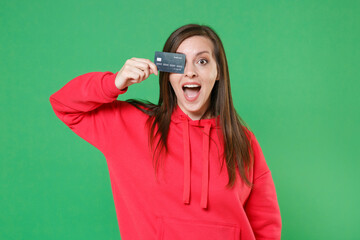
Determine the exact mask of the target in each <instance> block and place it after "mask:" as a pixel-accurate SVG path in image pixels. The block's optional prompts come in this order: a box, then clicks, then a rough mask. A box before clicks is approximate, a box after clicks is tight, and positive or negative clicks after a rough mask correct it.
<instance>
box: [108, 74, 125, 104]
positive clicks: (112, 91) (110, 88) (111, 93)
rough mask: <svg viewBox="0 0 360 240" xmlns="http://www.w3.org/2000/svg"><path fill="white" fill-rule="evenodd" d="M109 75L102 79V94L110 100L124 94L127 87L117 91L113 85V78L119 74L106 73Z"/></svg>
mask: <svg viewBox="0 0 360 240" xmlns="http://www.w3.org/2000/svg"><path fill="white" fill-rule="evenodd" d="M106 73H109V74H107V75H106V76H105V77H104V81H103V84H104V85H103V86H104V92H105V94H106V95H107V96H109V97H110V98H117V97H118V95H119V94H124V93H126V91H127V90H128V87H126V88H124V89H121V90H120V89H118V88H117V87H116V85H115V78H116V76H117V74H118V73H119V72H116V73H112V72H106Z"/></svg>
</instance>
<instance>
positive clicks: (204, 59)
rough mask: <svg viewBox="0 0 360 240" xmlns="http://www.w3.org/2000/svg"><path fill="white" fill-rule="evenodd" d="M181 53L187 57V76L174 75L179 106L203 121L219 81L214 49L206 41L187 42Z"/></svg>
mask: <svg viewBox="0 0 360 240" xmlns="http://www.w3.org/2000/svg"><path fill="white" fill-rule="evenodd" d="M176 52H177V53H183V54H185V55H186V62H185V69H184V73H183V74H180V73H170V75H169V79H170V83H171V86H172V88H173V89H174V92H175V94H176V98H177V104H178V106H179V107H180V108H181V110H182V111H183V112H184V113H185V114H187V115H188V116H189V117H190V118H191V119H193V120H198V119H200V118H201V117H202V116H203V114H204V113H205V112H206V110H207V109H208V108H209V106H210V93H211V91H212V89H213V87H214V84H215V81H217V80H218V79H217V74H218V73H217V67H216V60H215V56H214V47H213V44H212V42H211V40H209V39H208V38H206V37H203V36H193V37H189V38H187V39H185V40H184V41H183V42H182V43H181V44H180V46H179V47H178V49H177V50H176Z"/></svg>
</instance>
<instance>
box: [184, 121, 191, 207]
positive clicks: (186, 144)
mask: <svg viewBox="0 0 360 240" xmlns="http://www.w3.org/2000/svg"><path fill="white" fill-rule="evenodd" d="M183 123H184V124H183V137H184V195H183V200H184V203H186V204H188V203H190V140H189V123H188V121H187V119H186V118H184V122H183Z"/></svg>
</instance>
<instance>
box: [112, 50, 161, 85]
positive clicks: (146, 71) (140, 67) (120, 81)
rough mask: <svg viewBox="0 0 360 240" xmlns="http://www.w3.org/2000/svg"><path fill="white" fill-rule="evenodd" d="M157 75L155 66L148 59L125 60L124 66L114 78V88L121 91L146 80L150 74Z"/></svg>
mask: <svg viewBox="0 0 360 240" xmlns="http://www.w3.org/2000/svg"><path fill="white" fill-rule="evenodd" d="M152 73H153V74H155V75H158V71H157V67H156V65H155V64H154V63H153V62H151V61H150V60H149V59H145V58H134V57H133V58H131V59H128V60H126V62H125V64H124V66H123V67H122V68H121V69H120V71H119V72H118V74H117V76H116V78H115V86H116V87H117V88H118V89H120V90H122V89H124V88H126V87H128V86H130V85H132V84H134V83H140V82H142V81H144V80H145V79H147V78H148V77H149V75H150V74H152Z"/></svg>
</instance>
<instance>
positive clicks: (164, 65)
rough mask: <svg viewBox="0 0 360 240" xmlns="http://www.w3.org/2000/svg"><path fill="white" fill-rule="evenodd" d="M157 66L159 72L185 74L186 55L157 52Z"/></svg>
mask: <svg viewBox="0 0 360 240" xmlns="http://www.w3.org/2000/svg"><path fill="white" fill-rule="evenodd" d="M154 63H155V65H156V66H157V68H158V70H159V71H162V72H173V73H184V67H185V54H181V53H169V52H155V60H154Z"/></svg>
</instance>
